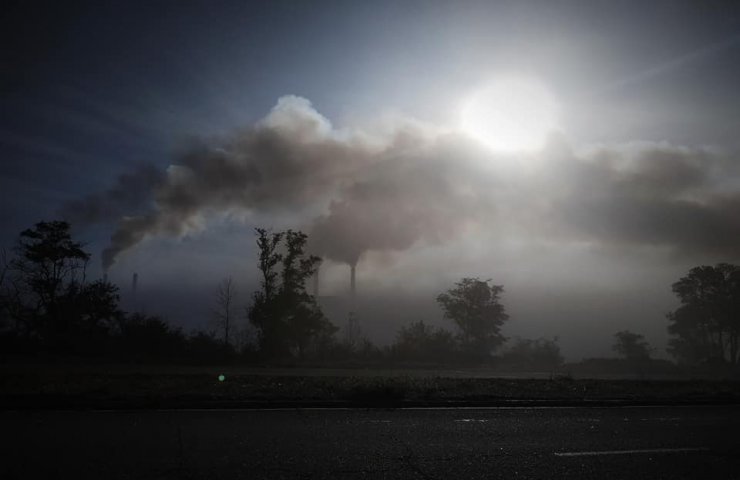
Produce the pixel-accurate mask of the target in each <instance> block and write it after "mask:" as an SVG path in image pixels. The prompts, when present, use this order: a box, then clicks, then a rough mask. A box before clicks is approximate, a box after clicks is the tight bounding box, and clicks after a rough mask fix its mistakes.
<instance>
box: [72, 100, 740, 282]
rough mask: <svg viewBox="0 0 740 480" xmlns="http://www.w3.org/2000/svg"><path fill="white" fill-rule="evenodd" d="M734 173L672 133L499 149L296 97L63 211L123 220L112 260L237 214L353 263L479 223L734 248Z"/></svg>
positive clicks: (552, 234)
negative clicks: (324, 108)
mask: <svg viewBox="0 0 740 480" xmlns="http://www.w3.org/2000/svg"><path fill="white" fill-rule="evenodd" d="M739 178H740V176H739V175H738V167H737V165H736V163H734V158H733V157H732V156H731V155H728V154H723V153H719V152H714V151H711V150H708V149H691V148H686V147H680V146H673V145H669V144H662V143H633V144H626V145H616V146H600V147H592V148H589V149H588V150H582V151H574V150H573V149H572V148H571V147H570V146H569V145H568V144H567V142H565V141H564V140H563V139H557V138H554V139H553V141H551V142H550V144H549V145H548V146H547V147H546V148H544V149H543V150H542V151H541V152H539V153H537V154H528V155H526V156H525V155H521V154H506V155H497V154H493V153H491V152H489V151H487V150H485V149H484V148H483V147H482V146H479V145H477V144H476V143H475V142H474V141H472V140H470V139H467V138H465V137H463V136H462V135H461V134H459V133H456V132H452V131H446V130H444V129H441V128H436V127H434V126H430V125H424V124H422V123H419V122H414V121H396V122H394V123H393V124H392V125H385V126H384V129H383V130H381V131H380V132H362V131H351V130H339V129H336V128H335V127H333V126H332V125H331V123H330V122H329V121H328V120H327V119H326V118H325V117H323V116H322V115H320V114H319V113H318V112H317V111H316V110H315V109H314V108H313V107H312V106H311V104H310V102H309V101H308V100H306V99H303V98H299V97H293V96H289V97H283V98H281V99H280V100H279V101H278V103H277V105H276V106H275V107H274V108H273V109H272V111H271V112H270V113H269V114H268V115H267V116H266V117H265V118H264V119H262V120H260V121H259V122H257V123H256V124H255V125H253V126H250V127H248V128H245V129H243V130H240V131H237V132H235V133H233V134H231V135H228V136H224V137H222V138H216V139H209V140H201V141H200V142H199V143H197V144H191V145H189V146H187V147H186V148H184V149H183V151H182V153H181V154H180V155H179V156H178V158H177V161H175V162H174V163H173V164H172V165H171V166H170V167H169V168H168V169H167V170H166V172H162V173H160V172H156V171H154V170H152V169H151V168H150V167H146V168H142V169H140V170H138V171H135V172H133V173H131V174H129V175H125V176H122V177H121V178H120V179H119V181H118V183H117V184H116V185H115V186H114V187H113V188H112V189H110V190H109V191H107V192H104V193H102V194H98V195H93V196H91V197H88V198H86V199H83V200H80V201H77V202H74V203H73V204H71V205H69V206H68V210H75V211H77V212H78V217H79V218H81V219H83V220H85V221H88V222H96V221H103V220H110V219H112V218H115V219H117V221H118V225H117V228H116V231H115V232H114V233H113V235H112V238H111V243H110V245H109V246H108V248H107V249H106V250H105V252H104V259H103V262H104V267H106V268H108V267H109V266H110V265H112V264H113V262H115V260H116V258H117V256H118V255H120V254H121V253H122V252H124V251H126V250H127V249H129V248H132V247H133V246H135V245H137V244H138V243H140V242H141V241H142V240H144V239H145V238H147V237H148V236H152V235H167V236H177V235H184V234H187V233H190V232H193V231H196V230H198V229H199V228H202V225H203V219H204V218H207V217H208V215H210V214H213V213H219V212H224V211H234V210H239V211H244V212H254V213H258V214H267V215H273V216H280V215H286V216H288V215H289V216H291V218H298V219H299V223H300V225H297V227H299V228H302V229H304V230H305V231H307V232H308V233H309V239H310V240H309V242H310V243H309V246H310V248H311V249H312V251H314V252H316V253H318V254H320V255H322V256H324V257H326V258H330V259H333V260H336V261H340V262H346V263H349V264H355V263H356V262H357V261H358V260H359V259H360V258H361V256H362V255H363V254H364V253H365V252H368V251H381V252H383V251H404V250H407V249H410V248H412V247H414V246H416V245H420V244H442V243H446V242H450V241H454V239H456V238H458V237H460V236H464V235H468V234H473V233H472V232H481V231H488V232H497V233H500V235H501V236H502V237H504V236H508V237H509V238H511V237H512V236H518V238H520V239H521V241H522V242H526V241H529V240H530V239H537V238H545V239H548V241H553V242H563V243H568V242H583V241H587V242H592V243H594V244H596V245H603V246H614V245H617V246H621V247H631V246H644V245H650V246H659V247H665V248H667V249H670V250H673V251H676V252H688V253H693V254H711V255H720V256H737V255H738V253H740V243H739V242H737V241H736V239H737V238H740V236H739V235H740V216H739V215H737V214H736V212H737V211H738V207H740V185H738V179H739ZM142 199H144V200H145V201H146V202H145V203H146V204H145V205H142V201H143V200H142ZM146 207H148V208H146ZM142 209H144V210H143V211H142ZM300 219H302V220H300Z"/></svg>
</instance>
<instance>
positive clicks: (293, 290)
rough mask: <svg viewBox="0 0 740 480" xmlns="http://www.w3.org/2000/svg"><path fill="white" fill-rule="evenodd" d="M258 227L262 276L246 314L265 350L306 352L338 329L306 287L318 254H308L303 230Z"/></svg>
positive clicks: (271, 353)
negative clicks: (268, 229)
mask: <svg viewBox="0 0 740 480" xmlns="http://www.w3.org/2000/svg"><path fill="white" fill-rule="evenodd" d="M255 231H256V233H257V247H258V248H259V250H260V252H259V263H258V268H259V270H260V272H261V274H262V282H261V289H260V290H259V291H257V292H255V293H254V296H253V301H252V304H251V305H250V307H249V308H248V310H247V316H248V318H249V321H250V322H251V323H252V325H254V326H255V328H256V329H257V331H258V333H259V342H260V349H261V350H262V351H263V353H265V354H266V355H268V356H271V357H281V356H287V355H297V356H298V357H303V356H304V355H305V353H306V351H307V349H308V347H309V345H310V343H311V342H312V341H314V340H316V339H318V338H320V337H322V336H326V335H333V334H334V332H336V330H337V328H336V327H335V326H334V325H332V324H331V322H329V320H327V318H326V317H325V316H324V314H323V312H322V311H321V309H320V308H319V306H318V305H317V304H316V300H315V299H314V297H312V296H311V295H309V294H308V293H307V292H306V281H307V280H308V279H309V278H310V277H311V276H312V275H314V273H315V271H316V268H317V266H318V264H319V262H320V259H319V257H316V256H313V255H306V253H305V247H306V241H307V239H308V236H307V235H306V234H305V233H303V232H299V231H294V230H287V231H285V232H277V233H272V232H268V231H267V230H265V229H261V228H258V229H255ZM278 267H279V270H278Z"/></svg>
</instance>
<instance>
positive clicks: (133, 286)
mask: <svg viewBox="0 0 740 480" xmlns="http://www.w3.org/2000/svg"><path fill="white" fill-rule="evenodd" d="M138 283H139V274H138V273H136V272H134V276H133V278H132V279H131V293H132V294H133V295H134V297H135V296H136V286H137V284H138Z"/></svg>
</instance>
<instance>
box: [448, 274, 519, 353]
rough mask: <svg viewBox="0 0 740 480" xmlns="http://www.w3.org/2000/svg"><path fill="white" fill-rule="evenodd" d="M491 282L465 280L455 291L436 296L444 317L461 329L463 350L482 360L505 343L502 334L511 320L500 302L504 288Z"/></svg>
mask: <svg viewBox="0 0 740 480" xmlns="http://www.w3.org/2000/svg"><path fill="white" fill-rule="evenodd" d="M490 281H491V280H486V281H483V280H480V279H478V278H463V279H461V280H460V281H459V282H457V283H455V287H454V288H451V289H450V290H448V291H447V292H445V293H441V294H440V295H438V296H437V302H438V303H439V304H440V305H441V306H442V309H443V310H444V316H445V318H447V319H449V320H452V321H453V322H455V324H456V325H457V326H458V327H459V328H460V331H461V335H460V340H461V343H462V347H463V349H464V350H466V351H467V352H469V353H471V354H473V355H476V356H479V357H488V356H490V354H491V353H492V351H493V350H494V349H495V348H496V347H498V346H499V345H501V344H502V343H504V342H505V341H506V338H505V337H504V336H503V335H501V333H500V330H501V326H502V325H503V324H504V322H505V321H506V320H508V318H509V316H508V315H507V314H506V312H505V310H504V306H503V305H502V304H501V302H500V300H499V297H500V296H501V293H503V291H504V287H503V286H501V285H489V282H490Z"/></svg>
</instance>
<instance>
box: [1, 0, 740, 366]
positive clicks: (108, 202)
mask: <svg viewBox="0 0 740 480" xmlns="http://www.w3.org/2000/svg"><path fill="white" fill-rule="evenodd" d="M156 3H157V5H141V6H137V7H136V8H132V7H130V6H127V5H126V4H125V3H118V4H116V3H113V4H99V3H98V2H89V3H85V2H81V3H75V4H74V5H73V6H70V5H57V4H51V5H43V4H41V3H31V4H24V5H23V6H16V7H12V8H11V9H10V12H9V14H7V15H5V16H4V20H3V29H2V31H3V35H4V38H3V42H2V45H3V46H2V51H3V59H4V60H3V61H4V64H5V67H4V72H5V73H4V75H3V77H2V80H1V82H2V83H1V84H0V85H1V86H2V91H1V96H0V101H1V102H2V108H3V112H4V115H3V116H2V118H1V119H0V148H1V149H2V155H3V161H2V162H0V185H1V186H2V187H1V188H2V190H3V192H4V200H5V201H4V202H3V203H2V205H0V226H1V227H0V228H2V244H3V245H6V246H10V245H12V244H13V242H14V240H15V238H16V236H17V234H18V232H20V231H21V230H22V229H24V228H26V227H28V226H29V225H31V224H33V223H34V222H37V221H40V220H44V219H50V218H57V217H60V218H65V219H67V220H69V221H70V222H71V223H72V225H73V227H74V232H75V235H76V236H77V237H79V238H82V239H84V240H85V241H86V242H87V247H88V249H89V250H90V251H92V252H94V253H95V257H94V260H93V261H94V262H95V265H92V266H91V269H90V270H91V273H92V274H93V275H96V276H100V275H102V274H103V271H104V269H105V270H107V272H108V278H109V279H111V280H113V281H114V282H116V283H117V284H118V285H119V286H120V287H121V293H122V297H123V300H124V304H125V302H129V308H134V306H133V305H132V304H131V302H132V299H131V297H130V295H129V294H130V283H131V277H132V274H133V272H138V274H139V277H140V278H139V282H140V285H139V289H140V298H138V299H137V302H139V304H138V305H136V306H135V307H136V308H144V309H146V310H147V311H151V312H156V313H162V314H164V316H165V317H166V318H168V319H169V320H170V321H171V322H173V323H176V324H180V325H184V326H186V327H198V326H201V324H203V323H204V322H205V321H206V316H207V312H208V310H209V307H210V304H211V303H212V302H213V296H214V292H215V289H216V286H217V284H218V282H219V281H220V280H221V279H222V278H225V277H229V276H231V277H233V278H234V279H235V282H236V284H237V286H238V292H239V295H240V300H239V301H240V302H241V303H242V304H244V305H246V304H247V302H248V301H249V298H250V296H251V292H252V291H253V290H254V288H255V287H256V282H257V270H256V267H255V265H256V263H255V262H256V251H255V246H254V235H253V228H254V227H258V226H260V227H268V228H270V227H271V228H276V229H283V228H294V229H300V230H303V231H304V232H306V233H308V234H309V245H310V249H311V251H312V252H314V253H316V254H319V255H321V256H322V257H323V258H324V259H325V261H324V263H323V264H322V267H321V274H320V286H319V288H320V294H321V295H322V296H324V297H332V299H328V300H327V299H325V300H324V301H325V302H328V303H327V305H329V304H332V305H335V304H336V303H337V302H341V298H344V296H346V294H347V292H348V289H349V268H350V267H349V266H350V265H356V269H357V295H358V319H359V321H360V324H361V326H362V329H363V330H364V331H365V333H366V334H367V335H368V337H370V339H372V340H373V341H375V342H378V343H380V344H383V343H387V342H389V341H391V340H392V339H393V338H394V336H395V334H396V331H397V330H398V327H400V326H402V325H406V324H408V323H409V322H411V321H416V320H425V321H427V322H430V323H433V324H438V325H442V324H443V320H442V318H441V312H440V311H439V309H438V307H437V305H436V304H435V301H434V298H435V296H436V294H437V293H439V292H441V291H442V290H444V289H446V288H449V286H451V285H452V284H453V283H454V282H455V281H456V280H458V279H459V278H461V277H463V276H479V277H481V278H483V279H488V278H490V279H492V280H493V281H494V283H495V284H502V285H504V288H505V292H504V295H503V297H502V301H503V303H504V305H505V306H506V308H507V311H508V313H509V315H510V317H511V320H510V321H509V322H508V323H507V324H506V326H505V328H504V334H505V335H507V336H515V335H520V336H524V337H529V338H535V337H543V336H544V337H552V336H558V337H559V343H560V346H561V348H562V351H563V354H564V355H565V356H566V358H568V359H578V358H581V357H584V356H586V357H588V356H607V355H609V354H610V352H609V349H610V347H611V343H612V340H613V339H612V335H613V333H614V332H616V331H618V330H625V329H630V330H633V331H637V332H641V333H643V334H644V335H645V336H646V339H647V340H648V341H649V342H650V343H651V344H652V345H653V346H655V347H656V348H657V350H656V356H658V357H665V356H666V354H665V344H666V340H667V338H666V326H667V321H666V319H665V313H666V312H668V311H669V310H672V309H674V308H675V306H676V305H677V300H676V299H675V297H674V296H673V294H672V293H671V290H670V286H671V283H673V282H675V281H676V280H677V279H678V278H679V277H681V276H682V275H684V274H685V273H686V272H687V271H688V270H689V268H691V267H693V266H696V265H702V264H714V263H717V262H730V263H733V262H735V263H736V262H738V261H740V242H739V241H738V238H740V215H738V211H740V162H739V160H738V150H739V149H740V137H739V136H738V135H737V132H738V131H740V94H739V93H738V90H737V85H738V84H740V8H737V6H733V5H732V4H731V3H729V2H728V4H727V5H724V4H720V3H712V6H707V5H705V4H699V3H698V2H697V3H695V4H691V3H689V2H681V3H679V2H651V3H650V5H644V4H643V3H642V2H635V3H629V2H618V3H617V2H608V3H607V2H268V3H259V2H255V3H254V4H251V3H248V2H226V1H224V2H218V8H216V7H215V6H214V4H213V3H212V2H187V3H186V4H182V5H180V4H178V5H177V8H175V6H174V4H168V3H166V2H156ZM268 5H269V7H268ZM29 18H33V19H34V21H33V22H30V21H28V19H29ZM512 78H515V79H517V80H516V82H519V83H518V84H516V85H519V86H521V85H524V87H523V91H524V92H525V93H524V94H521V95H519V96H516V95H514V96H510V97H507V98H509V100H510V102H509V103H507V109H511V110H507V112H508V113H507V115H506V117H505V118H506V119H511V118H514V119H515V120H516V129H513V130H507V128H508V127H507V125H506V124H503V125H502V124H501V123H497V120H496V119H495V118H494V117H492V116H491V114H489V113H483V114H477V113H476V114H475V115H474V116H473V117H471V116H470V115H468V117H467V120H466V118H465V116H464V115H465V114H464V109H465V105H466V102H469V101H470V99H476V98H480V94H481V92H485V91H486V89H487V88H491V85H498V84H500V82H501V81H502V79H512ZM506 81H509V80H506ZM528 85H529V86H531V85H536V86H537V87H536V88H537V89H541V91H542V92H545V93H543V97H542V98H543V99H544V100H541V101H532V99H533V98H535V99H536V98H538V97H537V96H532V95H531V92H532V90H531V88H530V89H529V90H528V88H529V87H527V86H528ZM511 90H517V88H513V89H512V88H511V87H509V90H507V91H511ZM537 91H540V90H537ZM528 92H529V93H528ZM499 97H500V95H490V92H489V94H488V95H487V96H486V98H488V99H491V98H494V99H497V98H499ZM477 101H478V102H479V103H480V101H481V100H477ZM486 101H488V100H486ZM491 101H493V100H491ZM497 101H498V100H497ZM544 103H548V105H546V106H545V105H543V104H544ZM549 103H551V105H549ZM501 108H502V107H501V106H500V104H491V105H489V106H488V109H484V110H485V111H489V110H490V111H496V112H498V111H500V110H501ZM520 112H521V115H519V113H520ZM461 116H462V118H461ZM545 117H546V119H547V120H548V121H547V122H544V123H542V120H543V119H544V118H545ZM471 118H473V120H471ZM470 122H473V123H474V125H473V126H471V124H470ZM512 128H513V127H512ZM514 136H516V139H517V141H516V142H512V141H508V140H507V139H511V138H513V137H514ZM502 139H503V140H502ZM337 299H340V300H337ZM331 302H334V303H331ZM327 308H328V311H327V313H331V311H330V310H331V308H334V307H331V308H329V307H327ZM332 320H333V321H334V322H335V323H337V325H339V326H343V322H344V319H343V318H342V317H341V316H340V317H339V318H332Z"/></svg>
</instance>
